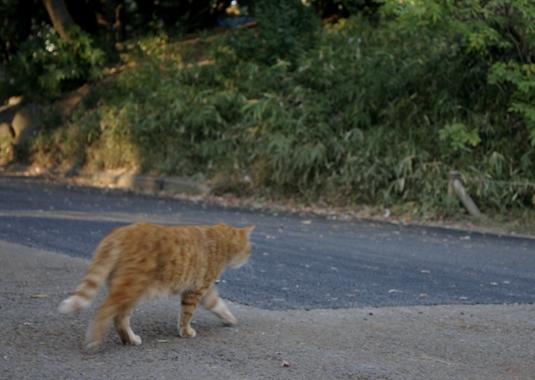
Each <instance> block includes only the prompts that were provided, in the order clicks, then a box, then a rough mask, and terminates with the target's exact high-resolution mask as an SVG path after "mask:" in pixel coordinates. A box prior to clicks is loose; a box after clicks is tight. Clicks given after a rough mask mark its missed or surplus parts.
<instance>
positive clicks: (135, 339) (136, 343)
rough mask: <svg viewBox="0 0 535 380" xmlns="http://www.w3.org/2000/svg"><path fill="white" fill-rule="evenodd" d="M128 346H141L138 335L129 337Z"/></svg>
mask: <svg viewBox="0 0 535 380" xmlns="http://www.w3.org/2000/svg"><path fill="white" fill-rule="evenodd" d="M130 344H132V345H134V346H139V345H140V344H141V338H140V337H139V335H134V336H131V337H130Z"/></svg>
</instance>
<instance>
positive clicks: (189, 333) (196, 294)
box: [178, 289, 205, 338]
mask: <svg viewBox="0 0 535 380" xmlns="http://www.w3.org/2000/svg"><path fill="white" fill-rule="evenodd" d="M204 291H205V289H202V290H194V291H189V292H186V293H183V294H182V302H181V309H180V320H179V323H178V335H180V336H181V337H183V338H193V337H194V336H195V335H197V333H196V332H195V330H194V329H193V328H192V327H191V325H190V322H191V318H192V317H193V313H195V309H197V304H198V303H199V300H200V299H201V297H202V295H203V294H204Z"/></svg>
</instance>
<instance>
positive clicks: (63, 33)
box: [43, 0, 74, 42]
mask: <svg viewBox="0 0 535 380" xmlns="http://www.w3.org/2000/svg"><path fill="white" fill-rule="evenodd" d="M43 3H44V4H45V7H46V10H47V11H48V15H49V16H50V20H51V21H52V25H53V26H54V29H56V32H58V34H59V36H60V37H61V38H64V39H66V40H67V41H69V42H70V41H72V39H71V36H70V35H69V33H67V30H66V29H67V28H68V27H69V26H73V25H74V21H73V19H72V17H71V14H70V13H69V11H68V10H67V6H66V5H65V0H43Z"/></svg>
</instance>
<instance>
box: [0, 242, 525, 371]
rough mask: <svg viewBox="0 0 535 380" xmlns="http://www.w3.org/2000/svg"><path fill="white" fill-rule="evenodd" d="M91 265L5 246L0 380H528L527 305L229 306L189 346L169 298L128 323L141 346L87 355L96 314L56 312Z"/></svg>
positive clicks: (204, 320) (116, 345) (115, 345)
mask: <svg viewBox="0 0 535 380" xmlns="http://www.w3.org/2000/svg"><path fill="white" fill-rule="evenodd" d="M88 264H89V261H88V260H86V259H82V258H73V257H69V256H67V255H63V254H59V253H52V252H47V251H44V250H41V249H35V248H29V247H26V246H23V245H19V244H13V243H8V242H5V241H1V240H0V289H1V291H0V296H1V299H0V378H1V379H6V380H7V379H39V380H44V379H178V378H180V379H218V378H227V379H307V380H308V379H363V380H364V379H366V380H371V379H426V380H433V379H471V380H478V379H481V380H488V379H525V380H528V379H533V378H534V375H533V374H534V373H535V306H534V305H530V304H523V305H445V306H410V307H409V306H399V307H380V308H371V307H364V308H353V309H351V308H349V309H338V310H326V309H316V310H309V311H306V310H265V309H260V308H256V307H251V306H244V305H240V304H238V303H234V302H230V304H229V306H230V308H231V310H232V311H233V313H234V315H235V316H236V317H237V318H238V320H239V324H238V325H237V326H236V327H235V328H227V327H223V326H222V325H221V324H220V323H219V322H218V320H217V319H216V318H215V317H214V316H212V315H211V314H210V313H208V312H206V311H204V310H200V311H199V312H198V313H197V314H196V316H195V317H194V320H195V325H194V326H195V328H196V329H197V333H198V335H197V337H195V338H193V339H184V338H180V337H178V336H177V334H176V317H177V313H178V301H177V300H176V299H173V298H171V299H168V300H164V301H158V302H145V303H141V304H140V305H139V307H138V308H137V309H136V312H135V314H134V317H133V319H132V325H133V328H134V330H135V331H136V332H137V333H138V334H139V335H140V336H141V337H142V339H143V344H142V345H141V346H136V347H131V346H123V345H122V344H120V341H119V339H118V337H117V336H116V335H115V334H110V335H109V338H108V341H107V342H106V344H105V346H104V347H103V348H102V349H101V350H99V351H97V352H94V353H86V352H84V351H83V350H82V348H81V347H82V341H83V338H84V334H85V330H86V328H87V325H88V323H89V321H90V318H91V316H92V314H93V312H94V310H93V309H92V310H89V311H85V312H82V313H80V314H76V315H60V314H59V313H58V312H57V310H56V309H57V306H58V304H59V302H60V301H61V300H62V299H63V298H64V297H65V296H66V295H67V294H68V293H69V292H70V291H72V289H73V288H74V286H75V285H76V284H77V283H78V281H79V280H80V278H81V276H82V275H83V273H84V272H85V269H86V268H87V266H88ZM102 293H103V292H101V296H102ZM97 303H98V300H97ZM283 363H287V364H288V366H283Z"/></svg>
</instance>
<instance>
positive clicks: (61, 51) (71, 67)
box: [7, 26, 105, 98]
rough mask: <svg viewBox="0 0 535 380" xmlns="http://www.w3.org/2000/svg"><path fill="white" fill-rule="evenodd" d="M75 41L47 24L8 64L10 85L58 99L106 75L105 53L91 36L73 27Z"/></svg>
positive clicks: (25, 92)
mask: <svg viewBox="0 0 535 380" xmlns="http://www.w3.org/2000/svg"><path fill="white" fill-rule="evenodd" d="M69 34H70V35H71V36H72V42H68V41H66V40H64V39H62V38H60V37H59V36H58V34H57V33H56V31H55V30H54V29H52V28H51V27H48V26H44V27H43V28H42V29H41V30H40V31H39V32H38V33H36V37H34V38H31V39H29V40H27V41H26V42H24V43H23V44H22V45H21V47H20V49H19V51H18V52H17V54H16V55H15V57H14V58H13V59H12V60H11V61H10V62H9V64H8V68H7V69H8V77H9V85H10V86H11V87H12V88H13V89H14V90H16V92H17V94H19V95H20V94H23V95H26V96H27V97H29V98H35V97H39V96H40V97H44V98H54V97H57V96H59V95H60V94H61V93H62V92H63V91H66V90H70V89H73V88H75V87H77V86H79V85H80V84H82V83H84V82H85V81H87V80H94V79H98V78H100V77H101V75H102V65H103V63H104V58H105V57H104V53H103V51H102V50H100V49H98V48H95V47H94V46H93V43H92V40H91V38H90V37H89V36H88V35H87V34H86V33H84V32H83V31H81V30H80V28H78V27H73V28H72V29H71V30H69Z"/></svg>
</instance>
